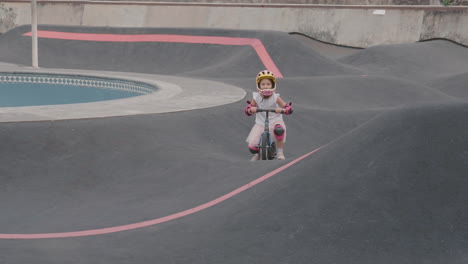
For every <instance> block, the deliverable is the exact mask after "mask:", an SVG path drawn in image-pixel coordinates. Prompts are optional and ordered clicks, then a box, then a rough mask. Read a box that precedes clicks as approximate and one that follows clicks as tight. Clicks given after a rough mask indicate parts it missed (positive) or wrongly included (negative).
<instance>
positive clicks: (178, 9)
mask: <svg viewBox="0 0 468 264" xmlns="http://www.w3.org/2000/svg"><path fill="white" fill-rule="evenodd" d="M38 22H39V24H56V25H83V26H110V27H214V28H229V29H266V30H279V31H285V32H300V33H303V34H306V35H309V36H311V37H313V38H316V39H319V40H322V41H326V42H330V43H335V44H340V45H346V46H353V47H369V46H373V45H379V44H390V43H408V42H417V41H420V40H426V39H431V38H448V39H451V40H453V41H456V42H459V43H461V44H464V45H468V26H466V25H468V8H467V7H440V6H420V7H419V6H407V7H401V6H322V5H253V4H200V5H198V4H190V5H186V4H176V3H173V4H154V3H153V4H148V3H147V4H141V3H140V4H135V3H128V2H125V3H123V2H119V3H113V4H112V3H109V2H83V1H80V2H78V1H76V2H74V1H67V2H59V1H47V2H45V1H41V2H40V4H39V5H38ZM29 23H30V3H27V2H13V1H11V2H3V3H0V32H5V31H7V30H8V29H11V28H13V27H15V26H17V25H22V24H29Z"/></svg>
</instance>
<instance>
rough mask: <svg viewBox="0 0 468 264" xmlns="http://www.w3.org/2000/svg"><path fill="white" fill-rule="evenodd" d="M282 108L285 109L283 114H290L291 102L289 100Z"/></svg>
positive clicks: (291, 110)
mask: <svg viewBox="0 0 468 264" xmlns="http://www.w3.org/2000/svg"><path fill="white" fill-rule="evenodd" d="M284 109H286V111H285V112H284V114H285V115H290V114H292V113H293V109H292V102H289V103H288V104H287V105H286V106H285V107H284Z"/></svg>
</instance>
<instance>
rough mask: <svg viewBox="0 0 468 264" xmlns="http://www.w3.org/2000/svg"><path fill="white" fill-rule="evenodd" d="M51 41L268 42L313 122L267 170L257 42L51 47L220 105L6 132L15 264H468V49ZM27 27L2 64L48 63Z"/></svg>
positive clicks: (47, 41)
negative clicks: (254, 105) (258, 119)
mask: <svg viewBox="0 0 468 264" xmlns="http://www.w3.org/2000/svg"><path fill="white" fill-rule="evenodd" d="M40 30H45V31H54V32H67V33H80V34H90V33H92V34H111V35H129V34H136V35H138V34H150V35H158V36H159V35H177V36H179V37H180V36H205V37H206V36H217V37H228V38H249V39H258V40H259V41H260V42H261V43H262V44H263V45H264V47H265V50H266V51H267V53H268V55H269V56H270V58H271V60H272V61H273V62H274V63H275V65H276V66H277V67H278V69H279V70H280V71H281V73H282V74H283V76H284V78H281V79H279V80H278V92H279V93H280V94H281V97H282V98H283V99H284V100H285V101H287V102H289V101H292V102H293V103H294V109H295V112H294V114H293V115H291V116H285V122H286V125H287V129H288V142H287V143H286V144H285V149H284V151H285V155H286V160H284V161H259V162H250V161H249V159H250V153H249V151H248V149H247V146H246V143H245V138H246V136H247V134H248V132H249V130H250V128H251V126H252V125H253V123H254V120H253V118H251V117H250V118H249V117H246V116H245V115H244V114H243V108H244V107H245V100H247V99H248V98H250V97H251V93H252V92H253V91H254V90H255V86H254V85H255V84H254V83H255V81H254V78H255V74H256V73H257V72H258V71H259V70H261V69H263V68H264V67H265V65H264V61H263V60H262V57H261V56H262V54H260V53H258V52H257V51H256V50H255V49H254V48H252V46H249V45H220V44H206V43H205V44H203V43H183V42H179V43H173V42H112V41H83V40H81V41H80V40H71V39H68V40H67V39H54V38H40V40H39V47H40V54H41V55H40V65H41V70H47V71H49V70H51V71H72V72H75V71H76V72H78V71H79V72H81V71H84V72H87V73H90V74H98V75H101V74H111V75H116V76H125V77H129V78H143V79H148V80H154V81H156V82H158V81H162V82H167V83H170V84H171V85H175V86H178V87H180V89H182V90H183V91H184V92H183V93H182V92H181V93H177V94H175V95H174V96H173V97H172V98H173V99H174V100H179V102H180V104H179V106H180V107H187V105H190V104H192V103H193V102H195V101H196V100H197V99H198V98H203V99H206V100H208V101H209V102H212V103H213V105H212V106H210V107H199V105H198V104H195V106H194V107H191V108H195V109H186V110H184V111H175V112H172V111H164V113H161V112H154V113H146V114H141V113H136V115H132V114H131V115H123V116H120V114H119V115H118V116H112V117H103V118H78V119H63V120H42V121H39V120H38V121H34V122H31V121H26V122H1V123H0V157H2V158H1V161H0V208H1V210H2V217H0V227H1V230H0V251H1V254H0V262H2V263H13V264H19V263H41V264H42V263H44V264H45V263H47V264H50V263H80V264H81V263H116V264H119V263H233V264H234V263H235V264H238V263H256V264H258V263H260V264H263V263H264V264H270V263H307V264H310V263H317V264H323V263H337V264H363V263H369V264H375V263H379V264H381V263H384V264H386V263H388V264H395V263H428V264H436V263H437V264H438V263H444V264H445V263H450V264H455V263H456V264H458V263H460V264H462V263H466V262H467V260H468V251H467V248H468V242H467V241H468V240H467V239H466V238H467V237H468V230H467V228H466V222H467V220H468V210H467V207H466V201H467V200H468V194H467V192H466V190H467V189H468V178H467V176H466V175H468V162H467V160H468V140H467V139H466V135H467V134H468V122H466V120H467V116H468V102H467V98H468V87H467V86H466V83H468V78H467V76H468V72H467V69H468V49H466V48H464V47H461V46H458V45H456V44H453V43H451V42H447V41H431V42H424V43H412V44H401V45H385V46H376V47H371V48H368V49H363V50H360V51H358V52H353V54H349V55H347V56H342V55H340V56H336V57H333V56H332V57H333V58H332V57H330V56H324V55H322V54H321V53H320V52H318V51H317V50H315V49H314V47H313V46H311V45H304V43H301V41H300V40H298V39H297V38H296V37H294V36H291V35H289V34H287V33H283V32H273V31H231V30H215V29H177V28H174V29H170V28H148V29H132V28H125V29H122V28H118V29H117V28H87V27H59V26H47V27H45V26H40ZM27 32H28V28H27V27H18V28H16V29H14V30H12V31H9V32H7V33H5V34H3V35H1V36H0V61H1V62H3V64H1V65H0V68H2V69H4V68H3V67H16V66H12V65H9V64H13V65H18V67H25V65H30V60H31V54H30V51H29V50H30V37H28V36H24V35H23V34H24V33H27ZM182 38H183V37H182ZM332 50H333V49H329V50H327V51H332ZM263 55H265V54H263ZM58 69H60V70H58ZM164 76H165V77H164ZM205 82H206V83H207V84H213V83H216V84H218V83H220V84H223V85H226V86H225V87H227V89H229V91H235V95H234V96H233V97H228V100H227V101H223V100H224V99H225V97H223V96H219V95H218V93H224V92H225V91H218V90H216V89H218V87H219V89H221V90H224V88H223V87H224V86H222V85H219V86H216V85H215V86H210V87H209V89H210V90H208V91H207V92H204V91H206V90H203V89H201V88H200V86H198V85H199V84H201V83H205ZM201 86H203V85H201ZM192 88H193V89H195V90H194V91H192V90H191V89H192ZM207 89H208V88H207ZM239 91H240V93H238V92H239ZM197 93H198V94H197ZM243 93H245V96H243V95H242V94H243ZM156 94H157V93H156ZM156 94H155V95H156ZM184 97H185V98H184ZM122 102H123V101H122ZM122 107H124V106H123V105H122ZM119 108H120V107H119ZM117 110H118V109H117ZM117 110H116V111H117ZM166 110H168V109H166ZM179 110H180V109H179ZM0 111H1V109H0ZM63 111H66V110H63ZM91 112H93V111H91ZM12 113H13V114H14V112H12ZM12 113H10V114H12ZM67 115H68V113H63V116H64V117H66V116H67ZM317 149H318V150H317ZM314 150H315V151H314Z"/></svg>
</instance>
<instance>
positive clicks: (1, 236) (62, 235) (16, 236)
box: [0, 148, 320, 239]
mask: <svg viewBox="0 0 468 264" xmlns="http://www.w3.org/2000/svg"><path fill="white" fill-rule="evenodd" d="M319 149H320V148H318V149H316V150H314V151H311V152H309V153H307V154H304V155H302V156H301V157H299V158H297V159H295V160H293V161H291V162H289V163H287V164H285V165H283V166H281V167H279V168H277V169H275V170H274V171H271V172H269V173H267V174H265V175H263V176H262V177H260V178H258V179H256V180H254V181H251V182H249V183H247V184H246V185H244V186H242V187H240V188H237V189H235V190H234V191H232V192H230V193H227V194H225V195H223V196H220V197H218V198H216V199H214V200H212V201H210V202H207V203H204V204H202V205H199V206H196V207H193V208H191V209H188V210H185V211H182V212H179V213H175V214H171V215H168V216H164V217H161V218H157V219H153V220H149V221H145V222H139V223H134V224H128V225H121V226H115V227H109V228H102V229H93V230H84V231H75V232H64V233H43V234H0V239H43V238H65V237H82V236H94V235H104V234H109V233H115V232H121V231H126V230H132V229H137V228H142V227H147V226H152V225H157V224H160V223H164V222H168V221H171V220H174V219H177V218H181V217H184V216H187V215H191V214H194V213H196V212H199V211H202V210H205V209H207V208H210V207H212V206H215V205H217V204H219V203H221V202H223V201H225V200H227V199H229V198H232V197H234V196H235V195H237V194H239V193H241V192H243V191H245V190H248V189H250V188H252V187H253V186H255V185H257V184H259V183H261V182H263V181H265V180H267V179H268V178H271V177H273V176H274V175H276V174H278V173H280V172H282V171H284V170H285V169H287V168H289V167H291V166H292V165H294V164H296V163H297V162H299V161H301V160H303V159H305V158H307V157H308V156H310V155H312V154H313V153H315V152H317V151H318V150H319Z"/></svg>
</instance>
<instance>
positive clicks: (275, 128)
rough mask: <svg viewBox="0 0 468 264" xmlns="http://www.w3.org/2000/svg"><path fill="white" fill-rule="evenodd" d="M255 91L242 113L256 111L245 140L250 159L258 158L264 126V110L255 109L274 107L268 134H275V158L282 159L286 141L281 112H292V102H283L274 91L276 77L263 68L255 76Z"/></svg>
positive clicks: (250, 113) (253, 112) (288, 113)
mask: <svg viewBox="0 0 468 264" xmlns="http://www.w3.org/2000/svg"><path fill="white" fill-rule="evenodd" d="M256 83H257V92H254V93H253V99H252V100H251V101H247V104H248V105H247V107H246V108H245V109H244V113H245V114H246V115H247V116H251V115H253V114H255V113H256V117H255V124H254V126H253V127H252V129H251V130H250V133H249V136H248V137H247V139H246V142H247V143H248V145H249V151H250V153H252V154H254V155H253V157H252V159H251V160H252V161H254V160H258V159H259V157H260V155H259V151H260V148H259V144H258V143H259V140H260V136H261V134H262V133H263V131H264V128H265V125H264V124H265V116H266V115H265V112H260V113H257V109H275V110H276V111H275V112H276V113H271V114H270V116H269V120H270V125H269V130H270V134H272V135H275V138H276V142H277V147H278V149H277V155H276V159H278V160H284V158H285V157H284V153H283V147H284V143H285V142H286V125H285V124H284V121H283V116H282V114H285V115H290V114H292V103H288V104H287V103H285V102H284V101H283V99H281V97H280V95H279V94H278V93H276V92H275V90H276V78H275V76H274V75H273V73H272V72H270V71H268V70H263V71H261V72H259V73H258V74H257V78H256Z"/></svg>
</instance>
